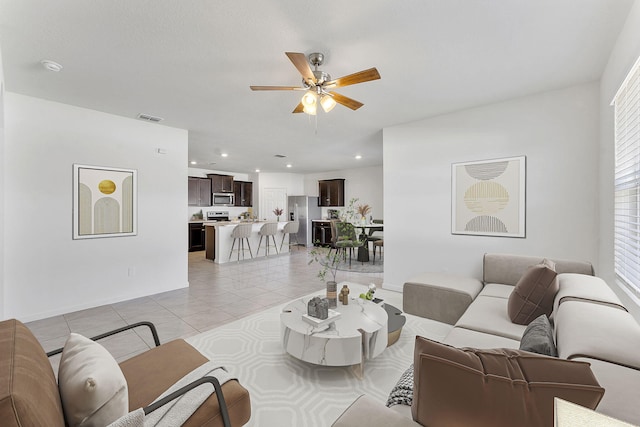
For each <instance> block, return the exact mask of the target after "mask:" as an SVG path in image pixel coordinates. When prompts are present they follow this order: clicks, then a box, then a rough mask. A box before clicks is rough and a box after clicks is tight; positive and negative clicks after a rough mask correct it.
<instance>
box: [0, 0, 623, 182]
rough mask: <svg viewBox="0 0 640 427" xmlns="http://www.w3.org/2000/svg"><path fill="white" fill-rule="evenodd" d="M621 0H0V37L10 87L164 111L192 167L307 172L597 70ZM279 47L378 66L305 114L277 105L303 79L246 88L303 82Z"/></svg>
mask: <svg viewBox="0 0 640 427" xmlns="http://www.w3.org/2000/svg"><path fill="white" fill-rule="evenodd" d="M632 3H633V1H632V0H447V1H445V0H402V1H394V2H392V1H384V0H350V1H344V0H343V1H336V0H327V1H324V2H317V1H313V2H312V1H306V0H260V1H250V0H215V1H214V0H189V1H178V0H0V48H1V49H2V61H3V66H4V76H5V85H6V89H7V90H9V91H12V92H17V93H21V94H26V95H30V96H35V97H39V98H44V99H49V100H54V101H59V102H63V103H67V104H72V105H77V106H81V107H86V108H91V109H94V110H99V111H104V112H108V113H113V114H117V115H121V116H125V117H136V116H137V114H138V113H148V114H152V115H156V116H160V117H163V118H165V120H164V121H163V122H162V125H167V126H175V127H179V128H184V129H188V130H189V160H196V161H197V162H198V166H197V167H202V168H209V169H217V170H226V171H235V172H244V173H248V172H253V170H254V169H255V168H260V169H261V170H262V171H263V172H285V171H286V172H294V173H309V172H319V171H328V170H337V169H345V168H354V167H361V166H371V165H380V164H382V129H383V128H384V127H388V126H392V125H395V124H399V123H405V122H410V121H414V120H417V119H421V118H424V117H428V116H433V115H437V114H441V113H444V112H449V111H454V110H459V109H462V108H468V107H472V106H477V105H482V104H486V103H490V102H495V101H500V100H504V99H509V98H513V97H517V96H522V95H526V94H531V93H536V92H541V91H546V90H550V89H556V88H561V87H566V86H570V85H573V84H578V83H583V82H588V81H593V80H596V79H598V78H599V77H600V75H601V73H602V71H603V69H604V67H605V65H606V61H607V59H608V56H609V53H610V50H611V48H612V46H613V44H614V42H615V39H616V37H617V35H618V33H619V31H620V29H621V28H622V25H623V24H624V20H625V18H626V16H627V14H628V12H629V9H630V7H631V5H632ZM285 51H292V52H303V53H305V54H309V53H311V52H316V51H320V52H323V53H324V54H325V56H326V59H325V65H324V66H322V67H321V69H323V70H324V71H327V72H329V73H330V74H331V76H332V77H334V78H336V77H340V76H344V75H347V74H351V73H353V72H356V71H360V70H363V69H366V68H370V67H377V69H378V71H379V72H380V75H381V76H382V78H381V80H376V81H372V82H367V83H362V84H359V85H355V86H348V87H344V88H341V89H339V90H338V92H340V93H341V94H343V95H346V96H348V97H351V98H354V99H356V100H359V101H361V102H363V103H364V104H365V105H364V107H362V108H360V109H359V110H357V111H351V110H349V109H347V108H345V107H343V106H341V105H338V106H336V108H335V109H334V110H333V111H331V112H330V113H328V114H324V113H323V112H320V113H319V114H318V116H317V123H316V121H315V119H313V118H311V117H309V116H307V115H306V114H295V115H294V114H291V111H292V110H293V108H294V107H295V106H296V105H297V104H298V102H299V99H300V97H301V94H302V92H284V91H283V92H280V91H278V92H252V91H251V90H250V89H249V85H251V84H254V85H287V86H288V85H298V84H300V83H301V78H300V75H299V74H298V72H297V71H296V69H295V68H294V66H293V65H292V64H291V62H290V61H289V60H288V59H287V57H286V56H285V54H284V52H285ZM42 59H51V60H54V61H57V62H59V63H61V64H62V65H63V66H64V69H63V70H62V71H61V72H60V73H53V72H48V71H45V70H44V69H43V68H42V67H41V66H40V64H39V62H40V60H42ZM158 126H160V125H158ZM222 152H226V153H228V154H229V156H228V157H227V158H222V157H220V154H221V153H222ZM275 154H284V155H286V156H287V158H286V159H277V158H274V155H275ZM356 154H360V155H362V156H363V158H362V159H361V160H355V159H354V156H355V155H356ZM287 162H290V163H291V164H292V165H293V167H292V168H291V169H286V168H285V164H286V163H287ZM210 163H215V165H209V164H210Z"/></svg>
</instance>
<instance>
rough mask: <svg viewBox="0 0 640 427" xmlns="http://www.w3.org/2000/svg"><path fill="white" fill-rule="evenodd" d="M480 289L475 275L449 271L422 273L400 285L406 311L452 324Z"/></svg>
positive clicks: (480, 283) (480, 284)
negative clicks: (473, 276) (470, 275)
mask: <svg viewBox="0 0 640 427" xmlns="http://www.w3.org/2000/svg"><path fill="white" fill-rule="evenodd" d="M480 290H482V282H481V281H480V280H478V279H476V278H472V277H466V276H462V275H457V274H450V273H422V274H419V275H416V276H413V277H411V278H410V279H409V280H407V282H405V284H404V286H403V292H402V295H403V296H402V300H403V301H402V307H403V310H404V312H405V313H409V314H414V315H416V316H420V317H426V318H429V319H433V320H437V321H439V322H444V323H448V324H450V325H453V324H454V323H455V322H456V321H457V320H458V319H459V318H460V316H461V315H462V313H464V311H465V310H466V309H467V307H468V306H469V304H471V302H472V301H473V299H474V298H475V297H476V296H477V295H478V293H479V292H480Z"/></svg>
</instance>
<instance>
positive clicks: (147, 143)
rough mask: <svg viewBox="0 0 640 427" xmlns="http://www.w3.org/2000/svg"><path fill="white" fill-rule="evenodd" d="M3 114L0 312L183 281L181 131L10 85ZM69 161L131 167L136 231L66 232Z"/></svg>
mask: <svg viewBox="0 0 640 427" xmlns="http://www.w3.org/2000/svg"><path fill="white" fill-rule="evenodd" d="M5 113H6V120H5V130H6V135H5V155H6V158H7V159H9V160H10V161H6V162H5V165H4V166H5V171H6V172H5V182H4V190H5V221H4V226H5V239H4V241H5V245H6V246H5V247H6V252H5V308H6V310H5V317H16V318H19V319H20V320H23V321H30V320H34V319H38V318H44V317H48V316H51V315H55V314H60V313H67V312H71V311H74V310H78V309H83V308H87V307H92V306H96V305H100V304H105V303H110V302H115V301H121V300H127V299H132V298H135V297H139V296H143V295H149V294H154V293H158V292H163V291H167V290H170V289H176V288H180V287H185V286H187V285H188V282H187V280H188V279H187V246H188V236H187V232H186V231H187V230H186V221H185V219H186V210H187V209H186V206H187V179H186V177H187V132H186V131H185V130H181V129H175V128H170V127H166V126H161V125H157V124H151V123H146V122H142V121H139V120H134V119H128V118H123V117H118V116H113V115H110V114H104V113H100V112H97V111H93V110H87V109H83V108H78V107H73V106H70V105H65V104H60V103H56V102H50V101H45V100H42V99H37V98H31V97H27V96H23V95H18V94H15V93H11V92H7V93H5ZM157 148H163V149H165V150H166V151H167V154H164V155H163V154H157V153H156V149H157ZM74 163H80V164H88V165H100V166H113V167H123V168H132V169H137V171H138V235H137V236H131V237H113V238H104V239H86V240H73V239H72V165H73V164H74Z"/></svg>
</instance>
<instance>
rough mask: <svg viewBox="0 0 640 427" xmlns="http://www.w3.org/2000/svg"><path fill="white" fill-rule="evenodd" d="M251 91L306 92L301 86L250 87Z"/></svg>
mask: <svg viewBox="0 0 640 427" xmlns="http://www.w3.org/2000/svg"><path fill="white" fill-rule="evenodd" d="M249 87H250V88H251V90H306V89H305V88H302V87H300V86H249Z"/></svg>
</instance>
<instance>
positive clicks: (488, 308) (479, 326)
mask: <svg viewBox="0 0 640 427" xmlns="http://www.w3.org/2000/svg"><path fill="white" fill-rule="evenodd" d="M507 303H508V300H507V299H505V298H495V297H485V296H479V297H477V298H476V299H475V300H474V301H473V303H472V304H471V305H470V306H469V308H467V311H465V312H464V314H463V315H462V317H460V319H459V320H458V321H457V322H456V326H457V327H461V328H466V329H471V330H473V331H479V332H485V333H487V334H493V335H498V336H501V337H505V338H510V339H512V340H517V341H518V342H520V338H522V334H523V333H524V330H525V329H526V325H518V324H517V323H513V322H512V321H511V319H509V316H507ZM515 348H517V346H516V347H515Z"/></svg>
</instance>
